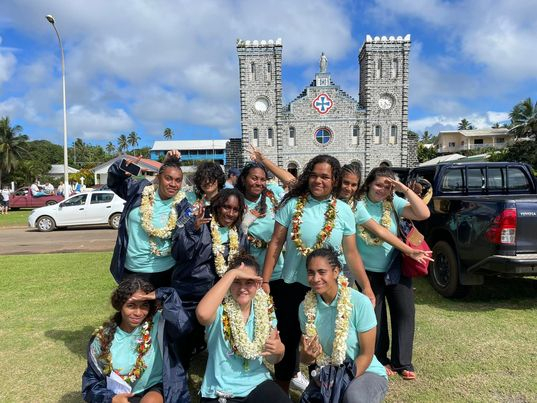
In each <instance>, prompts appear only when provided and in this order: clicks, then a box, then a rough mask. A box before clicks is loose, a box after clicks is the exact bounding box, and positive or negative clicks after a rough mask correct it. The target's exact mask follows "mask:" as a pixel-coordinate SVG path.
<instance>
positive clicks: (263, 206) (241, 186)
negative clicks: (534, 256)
mask: <svg viewBox="0 0 537 403" xmlns="http://www.w3.org/2000/svg"><path fill="white" fill-rule="evenodd" d="M255 168H259V169H261V170H263V172H264V173H265V178H267V179H268V171H267V168H265V165H263V164H262V163H260V162H249V163H247V164H246V165H245V166H244V168H242V171H241V174H240V175H239V178H238V179H237V184H236V185H235V189H237V190H239V191H240V192H241V193H242V194H243V195H246V177H247V176H248V174H249V173H250V171H251V170H252V169H255ZM267 192H270V190H268V188H267V186H266V185H265V188H264V189H263V192H261V200H260V201H259V205H258V206H259V207H258V211H259V213H260V214H265V213H266V212H267ZM274 207H275V208H276V207H277V206H274Z"/></svg>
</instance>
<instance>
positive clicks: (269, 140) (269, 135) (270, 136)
mask: <svg viewBox="0 0 537 403" xmlns="http://www.w3.org/2000/svg"><path fill="white" fill-rule="evenodd" d="M273 138H274V131H273V130H272V127H269V128H268V130H267V146H268V147H272V145H273Z"/></svg>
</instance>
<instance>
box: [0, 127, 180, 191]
mask: <svg viewBox="0 0 537 403" xmlns="http://www.w3.org/2000/svg"><path fill="white" fill-rule="evenodd" d="M173 134H174V133H173V131H172V129H170V128H166V129H165V130H164V132H163V136H164V138H165V139H167V140H171V139H172V137H173ZM139 141H140V136H139V135H138V134H137V133H136V132H135V131H132V132H130V133H129V134H127V135H125V134H121V135H119V137H118V138H117V140H116V143H115V144H114V143H113V142H112V141H109V142H108V144H107V145H106V146H104V147H103V146H100V145H92V144H90V143H86V142H85V141H84V140H82V139H81V138H76V139H75V141H74V142H73V143H72V144H71V146H69V147H68V152H67V154H68V165H69V166H71V167H73V168H77V169H80V170H81V173H80V174H78V175H77V174H75V175H72V174H71V175H69V177H70V179H71V180H77V179H79V177H80V176H84V177H85V178H87V179H88V180H89V181H90V183H89V184H91V182H92V180H93V175H91V174H90V171H89V170H90V169H92V168H94V167H95V166H97V165H99V164H101V163H103V162H105V161H107V160H110V159H112V158H114V157H116V156H117V155H120V154H123V153H131V154H133V155H141V156H143V157H146V158H148V157H149V151H150V150H151V148H150V147H141V148H137V147H138V144H139ZM52 164H63V146H61V145H58V144H54V143H51V142H50V141H47V140H34V141H30V139H29V137H28V135H26V134H24V133H23V128H22V127H21V126H20V125H12V123H11V121H10V118H9V117H7V116H5V117H2V118H0V184H7V183H10V182H12V181H13V182H15V183H16V184H17V185H23V184H30V183H32V182H33V181H34V180H35V179H36V178H40V180H41V181H42V182H43V181H46V180H50V181H51V182H58V180H56V181H54V180H52V178H49V177H47V173H48V172H49V171H50V168H51V165H52Z"/></svg>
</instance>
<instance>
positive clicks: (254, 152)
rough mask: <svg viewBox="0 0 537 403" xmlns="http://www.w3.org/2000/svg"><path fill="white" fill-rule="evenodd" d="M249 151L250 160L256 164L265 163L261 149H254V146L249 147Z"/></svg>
mask: <svg viewBox="0 0 537 403" xmlns="http://www.w3.org/2000/svg"><path fill="white" fill-rule="evenodd" d="M246 151H248V154H250V159H251V160H252V161H255V162H263V157H264V156H263V153H262V152H261V151H260V150H259V148H256V147H254V146H253V145H251V144H250V145H249V146H248V148H247V149H246Z"/></svg>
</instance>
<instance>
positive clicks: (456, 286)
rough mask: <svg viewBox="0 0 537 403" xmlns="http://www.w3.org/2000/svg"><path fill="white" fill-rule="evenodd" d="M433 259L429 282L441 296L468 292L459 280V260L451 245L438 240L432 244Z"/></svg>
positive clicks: (457, 296)
mask: <svg viewBox="0 0 537 403" xmlns="http://www.w3.org/2000/svg"><path fill="white" fill-rule="evenodd" d="M433 259H434V262H431V264H430V266H429V282H430V283H431V285H432V286H433V288H434V289H435V290H436V291H437V292H438V293H439V294H440V295H442V296H444V297H447V298H461V297H464V296H465V295H466V294H468V291H469V287H468V286H464V285H462V284H460V282H459V267H458V266H459V262H458V259H457V256H456V255H455V252H454V251H453V248H452V247H451V245H450V244H449V243H447V242H445V241H439V242H437V243H436V244H435V245H434V246H433Z"/></svg>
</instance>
